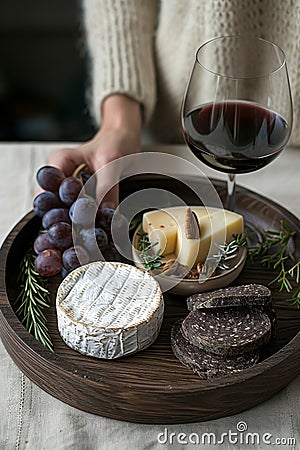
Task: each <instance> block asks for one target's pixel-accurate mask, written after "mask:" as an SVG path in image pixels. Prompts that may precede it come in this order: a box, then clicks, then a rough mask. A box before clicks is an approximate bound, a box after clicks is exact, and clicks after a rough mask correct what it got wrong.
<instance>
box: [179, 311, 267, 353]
mask: <svg viewBox="0 0 300 450" xmlns="http://www.w3.org/2000/svg"><path fill="white" fill-rule="evenodd" d="M182 332H183V335H184V337H185V338H186V339H188V340H189V341H190V343H191V344H193V345H196V346H198V347H200V348H202V349H203V350H205V351H208V352H211V353H215V354H217V355H223V356H225V355H227V356H232V355H238V354H241V353H247V352H251V351H253V350H255V349H257V348H258V347H259V346H261V345H263V344H265V343H266V342H268V341H269V339H270V335H271V322H270V319H269V317H268V315H267V314H266V313H264V312H263V311H260V310H259V309H258V308H246V307H243V308H242V307H240V308H213V309H195V310H194V311H192V312H190V313H189V314H188V316H187V317H186V318H185V319H184V321H183V323H182Z"/></svg>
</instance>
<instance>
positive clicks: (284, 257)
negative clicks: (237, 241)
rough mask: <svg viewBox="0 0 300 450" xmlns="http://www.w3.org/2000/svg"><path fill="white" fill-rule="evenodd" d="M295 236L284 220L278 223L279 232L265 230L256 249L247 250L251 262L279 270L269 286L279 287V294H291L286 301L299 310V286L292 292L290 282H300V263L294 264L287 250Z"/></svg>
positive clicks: (293, 259) (291, 255)
mask: <svg viewBox="0 0 300 450" xmlns="http://www.w3.org/2000/svg"><path fill="white" fill-rule="evenodd" d="M295 236H296V231H294V230H292V229H291V228H290V226H289V224H288V223H287V222H286V221H285V220H281V221H280V230H279V231H273V230H266V231H265V232H264V234H263V240H262V242H261V243H260V244H258V245H257V246H256V247H253V248H251V249H249V257H250V260H251V261H252V262H253V261H254V260H257V259H258V260H259V262H260V264H262V265H263V266H265V267H268V268H272V269H280V270H279V272H278V274H277V276H276V277H275V278H274V279H273V280H272V281H270V283H269V285H272V284H275V283H276V284H277V285H279V292H282V291H286V292H287V293H291V297H289V298H287V301H288V302H290V303H292V304H293V305H294V306H297V307H298V308H300V286H297V287H296V288H295V290H294V291H293V286H292V281H293V280H294V281H295V282H296V283H297V284H299V281H300V261H297V262H295V263H294V265H293V266H292V267H290V265H291V261H295V258H294V255H293V254H292V252H291V251H290V250H289V243H290V240H291V239H293V238H294V237H295Z"/></svg>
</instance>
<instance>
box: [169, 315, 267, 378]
mask: <svg viewBox="0 0 300 450" xmlns="http://www.w3.org/2000/svg"><path fill="white" fill-rule="evenodd" d="M181 324H182V321H178V322H176V323H175V324H174V325H173V327H172V330H171V345H172V349H173V352H174V355H175V356H176V357H177V358H178V359H179V361H180V362H181V363H182V364H184V365H185V366H187V367H189V368H190V369H192V370H193V371H194V372H195V373H196V374H197V375H198V376H199V377H201V378H203V379H210V378H214V377H221V376H225V375H229V374H234V373H238V372H240V371H242V370H244V369H247V368H248V367H251V366H253V365H254V364H256V363H257V362H258V360H259V353H258V351H254V352H250V353H245V354H243V355H239V356H232V357H229V356H225V357H224V356H220V355H215V354H213V353H208V352H205V351H204V350H202V349H201V348H199V347H197V346H195V345H193V344H191V343H190V342H189V341H188V340H187V339H186V338H185V337H184V336H183V334H182V329H181Z"/></svg>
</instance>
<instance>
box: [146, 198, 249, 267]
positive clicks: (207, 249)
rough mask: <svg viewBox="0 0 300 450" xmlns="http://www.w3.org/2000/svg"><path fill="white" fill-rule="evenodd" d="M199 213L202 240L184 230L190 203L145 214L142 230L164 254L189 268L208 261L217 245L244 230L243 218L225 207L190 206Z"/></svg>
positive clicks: (215, 250)
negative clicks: (189, 237)
mask: <svg viewBox="0 0 300 450" xmlns="http://www.w3.org/2000/svg"><path fill="white" fill-rule="evenodd" d="M189 208H190V209H191V211H192V212H193V213H194V214H195V215H196V217H197V220H198V224H199V228H200V238H199V239H187V238H186V233H185V224H186V212H187V209H188V207H187V206H176V207H171V208H165V209H164V210H155V211H150V212H147V213H145V214H144V215H143V230H144V231H145V232H146V233H147V234H148V236H149V240H150V242H151V243H152V244H155V243H157V245H156V249H160V250H161V255H162V256H166V255H170V258H174V257H175V258H176V259H177V260H178V262H180V263H181V264H183V265H186V266H188V267H190V268H192V267H194V266H195V265H196V264H197V263H198V262H200V263H203V262H205V260H206V258H207V256H208V254H214V253H217V251H218V249H217V245H219V244H220V245H223V244H224V243H225V242H226V243H228V242H230V241H231V240H232V239H233V237H232V236H233V235H234V234H240V233H242V232H243V230H244V221H243V217H242V216H241V215H240V214H237V213H234V212H232V211H227V210H225V209H220V208H213V207H207V208H206V207H204V206H190V207H189Z"/></svg>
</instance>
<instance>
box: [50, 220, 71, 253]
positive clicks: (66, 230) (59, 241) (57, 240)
mask: <svg viewBox="0 0 300 450" xmlns="http://www.w3.org/2000/svg"><path fill="white" fill-rule="evenodd" d="M48 235H49V241H50V242H51V244H53V245H54V246H55V247H56V248H58V249H59V250H65V249H66V248H69V247H72V245H73V239H72V226H71V225H70V224H69V223H66V222H57V223H54V224H53V225H51V227H50V228H49V230H48Z"/></svg>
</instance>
